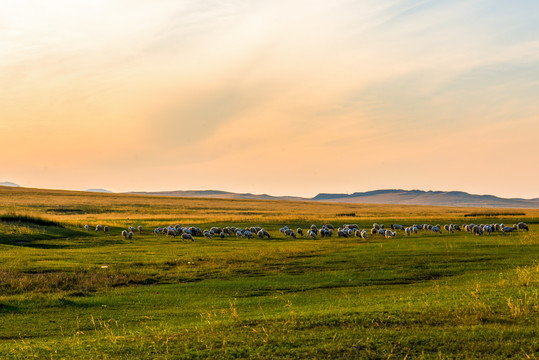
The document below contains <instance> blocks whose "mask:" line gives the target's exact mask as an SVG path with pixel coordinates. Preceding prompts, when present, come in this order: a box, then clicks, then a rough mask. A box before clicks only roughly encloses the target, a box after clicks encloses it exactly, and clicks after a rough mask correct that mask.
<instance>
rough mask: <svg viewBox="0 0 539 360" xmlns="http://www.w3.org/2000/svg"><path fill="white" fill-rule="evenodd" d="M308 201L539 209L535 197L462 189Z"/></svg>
mask: <svg viewBox="0 0 539 360" xmlns="http://www.w3.org/2000/svg"><path fill="white" fill-rule="evenodd" d="M311 200H313V201H331V202H345V203H364V204H401V205H434V206H463V207H498V208H539V199H520V198H513V199H505V198H500V197H497V196H493V195H474V194H469V193H466V192H463V191H423V190H375V191H367V192H356V193H353V194H318V195H317V196H315V197H314V198H312V199H311Z"/></svg>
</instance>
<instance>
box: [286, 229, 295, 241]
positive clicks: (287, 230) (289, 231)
mask: <svg viewBox="0 0 539 360" xmlns="http://www.w3.org/2000/svg"><path fill="white" fill-rule="evenodd" d="M284 234H285V236H292V237H293V238H294V239H295V238H296V233H295V232H294V230H292V229H286V230H285V231H284Z"/></svg>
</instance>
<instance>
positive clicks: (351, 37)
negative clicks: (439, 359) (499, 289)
mask: <svg viewBox="0 0 539 360" xmlns="http://www.w3.org/2000/svg"><path fill="white" fill-rule="evenodd" d="M1 3H2V8H3V10H2V12H1V13H0V84H2V86H0V133H1V134H2V141H1V143H0V151H1V153H2V157H1V162H0V163H1V169H2V171H1V172H0V181H13V182H15V183H18V184H20V185H22V186H26V187H40V188H62V189H80V190H83V189H88V188H97V187H99V188H106V189H109V190H112V191H118V192H120V191H131V190H146V191H155V190H180V189H181V190H188V189H219V190H227V191H236V192H253V193H268V194H273V195H297V196H314V195H316V194H317V193H319V192H355V191H367V190H374V189H383V188H403V189H423V190H462V191H468V192H471V193H479V194H487V193H488V194H493V195H498V196H505V197H524V198H536V197H539V188H538V186H537V184H538V181H539V156H538V155H539V101H538V99H539V21H538V20H539V2H537V1H511V2H507V1H501V0H500V1H498V0H495V1H399V0H396V1H383V2H380V1H370V0H368V1H359V2H354V1H340V0H338V1H331V2H328V1H280V0H277V1H271V2H259V1H243V0H236V1H223V2H219V1H218V2H210V1H163V2H159V3H156V2H150V1H129V2H125V1H94V2H76V1H75V2H74V1H54V2H45V1H16V2H15V1H1Z"/></svg>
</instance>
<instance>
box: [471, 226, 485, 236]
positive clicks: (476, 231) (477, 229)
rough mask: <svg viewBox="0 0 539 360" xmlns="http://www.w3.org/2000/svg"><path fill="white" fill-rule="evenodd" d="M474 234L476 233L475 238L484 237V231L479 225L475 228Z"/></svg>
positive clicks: (473, 229)
mask: <svg viewBox="0 0 539 360" xmlns="http://www.w3.org/2000/svg"><path fill="white" fill-rule="evenodd" d="M472 232H473V233H474V235H475V236H480V235H483V229H481V226H478V225H474V226H473V228H472Z"/></svg>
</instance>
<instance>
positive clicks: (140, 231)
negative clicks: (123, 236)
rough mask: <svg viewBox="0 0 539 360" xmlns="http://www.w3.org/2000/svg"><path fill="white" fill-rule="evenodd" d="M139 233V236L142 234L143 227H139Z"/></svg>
mask: <svg viewBox="0 0 539 360" xmlns="http://www.w3.org/2000/svg"><path fill="white" fill-rule="evenodd" d="M138 232H139V234H142V225H139V226H138Z"/></svg>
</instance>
